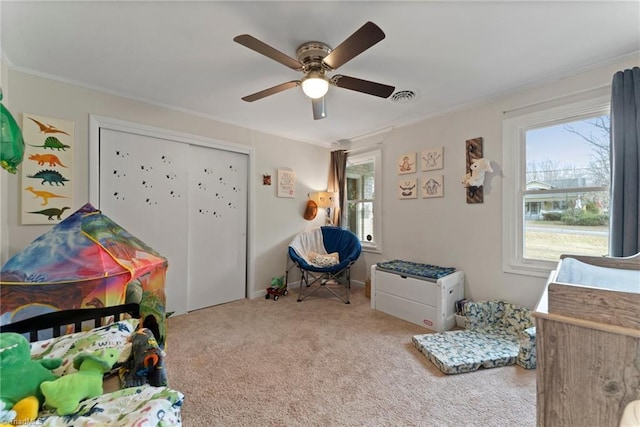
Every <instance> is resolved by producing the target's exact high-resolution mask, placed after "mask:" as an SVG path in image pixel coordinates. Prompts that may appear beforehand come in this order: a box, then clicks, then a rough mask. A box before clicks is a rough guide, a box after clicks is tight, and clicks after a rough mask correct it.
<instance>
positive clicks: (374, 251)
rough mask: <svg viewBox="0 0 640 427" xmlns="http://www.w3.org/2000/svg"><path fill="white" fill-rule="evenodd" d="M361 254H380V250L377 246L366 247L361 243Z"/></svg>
mask: <svg viewBox="0 0 640 427" xmlns="http://www.w3.org/2000/svg"><path fill="white" fill-rule="evenodd" d="M362 252H367V253H372V254H381V253H382V249H381V248H379V247H378V246H373V245H367V244H365V243H362Z"/></svg>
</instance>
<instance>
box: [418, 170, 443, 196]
mask: <svg viewBox="0 0 640 427" xmlns="http://www.w3.org/2000/svg"><path fill="white" fill-rule="evenodd" d="M422 183H423V184H422V187H421V188H422V198H423V199H430V198H432V197H444V176H443V175H427V176H425V177H424V178H422Z"/></svg>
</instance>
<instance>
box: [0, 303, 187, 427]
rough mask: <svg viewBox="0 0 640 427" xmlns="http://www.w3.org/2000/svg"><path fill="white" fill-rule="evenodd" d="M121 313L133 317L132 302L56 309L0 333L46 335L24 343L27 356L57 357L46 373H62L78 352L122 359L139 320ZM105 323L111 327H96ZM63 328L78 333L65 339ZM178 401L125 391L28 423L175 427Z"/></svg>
mask: <svg viewBox="0 0 640 427" xmlns="http://www.w3.org/2000/svg"><path fill="white" fill-rule="evenodd" d="M125 313H126V314H131V313H133V314H137V313H138V307H137V304H124V305H120V306H113V307H104V308H97V309H79V310H63V311H57V312H54V313H48V314H44V315H41V316H36V317H32V318H29V319H25V320H23V321H20V322H16V323H12V324H8V325H3V326H2V332H17V333H21V334H25V336H29V337H35V338H37V337H38V336H39V335H42V333H43V332H45V333H49V334H51V333H52V334H53V338H49V339H46V340H40V341H34V340H33V339H30V340H29V341H30V342H31V344H30V346H31V358H32V359H33V360H41V359H46V358H60V359H62V365H61V366H60V367H59V368H57V369H55V370H52V372H53V373H54V374H56V375H67V374H70V373H73V372H74V371H75V368H74V367H73V363H72V361H73V359H74V358H75V356H76V355H77V354H78V353H80V352H84V351H87V352H90V351H92V350H95V349H103V348H109V347H113V348H117V349H119V350H121V357H120V360H119V362H124V361H125V360H126V359H127V358H128V356H129V355H130V347H131V343H130V342H129V339H128V338H129V336H130V335H131V333H132V332H133V331H134V330H135V329H136V328H137V326H138V322H139V320H138V319H136V318H124V317H126V316H125ZM109 321H110V322H112V323H110V324H108V325H105V326H101V325H102V323H104V322H109ZM87 322H93V326H95V327H94V328H92V329H89V330H85V331H81V327H82V326H84V328H87ZM69 327H73V328H75V330H77V331H79V332H74V333H72V334H66V335H65V334H64V332H65V331H66V330H67V329H68V328H69ZM116 368H117V366H116ZM112 372H113V371H112ZM105 383H106V382H105ZM105 388H107V387H105ZM183 400H184V395H183V394H182V393H181V392H179V391H177V390H173V389H171V388H169V387H152V386H150V385H143V386H139V387H130V388H124V389H121V390H116V391H112V392H110V393H104V394H102V395H100V396H98V397H95V398H92V399H86V400H83V401H82V402H80V406H79V408H78V409H77V410H76V411H75V412H74V413H73V414H70V415H65V416H58V415H57V414H56V413H55V410H48V409H43V410H42V411H41V412H40V414H39V416H38V418H37V419H36V420H35V421H34V422H33V423H32V424H31V425H38V426H42V425H44V426H89V425H109V426H122V427H124V426H132V425H140V426H142V425H144V426H180V425H181V424H182V422H181V406H182V402H183Z"/></svg>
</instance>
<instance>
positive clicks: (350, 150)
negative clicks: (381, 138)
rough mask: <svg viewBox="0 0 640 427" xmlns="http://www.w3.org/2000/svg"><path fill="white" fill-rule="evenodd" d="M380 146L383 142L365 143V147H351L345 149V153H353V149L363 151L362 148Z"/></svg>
mask: <svg viewBox="0 0 640 427" xmlns="http://www.w3.org/2000/svg"><path fill="white" fill-rule="evenodd" d="M378 146H382V142H376V143H375V144H369V145H365V146H364V147H355V148H350V149H348V150H344V152H345V153H351V152H352V151H362V150H367V149H369V148H374V147H378ZM333 151H336V150H333Z"/></svg>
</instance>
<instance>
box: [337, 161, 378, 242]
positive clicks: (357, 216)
mask: <svg viewBox="0 0 640 427" xmlns="http://www.w3.org/2000/svg"><path fill="white" fill-rule="evenodd" d="M379 162H380V152H379V151H375V152H371V153H365V154H359V155H354V156H349V158H348V159H347V174H346V175H347V179H346V195H347V206H346V212H345V220H346V221H345V224H346V228H347V229H348V230H350V231H352V232H353V233H355V234H356V235H357V236H358V238H359V239H360V242H361V243H362V246H363V249H365V250H366V249H370V250H380V244H381V233H380V221H381V220H380V216H379V215H378V210H377V209H376V204H377V203H380V200H379V198H378V199H376V188H377V186H378V180H379V175H380V174H379V167H378V165H379Z"/></svg>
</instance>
